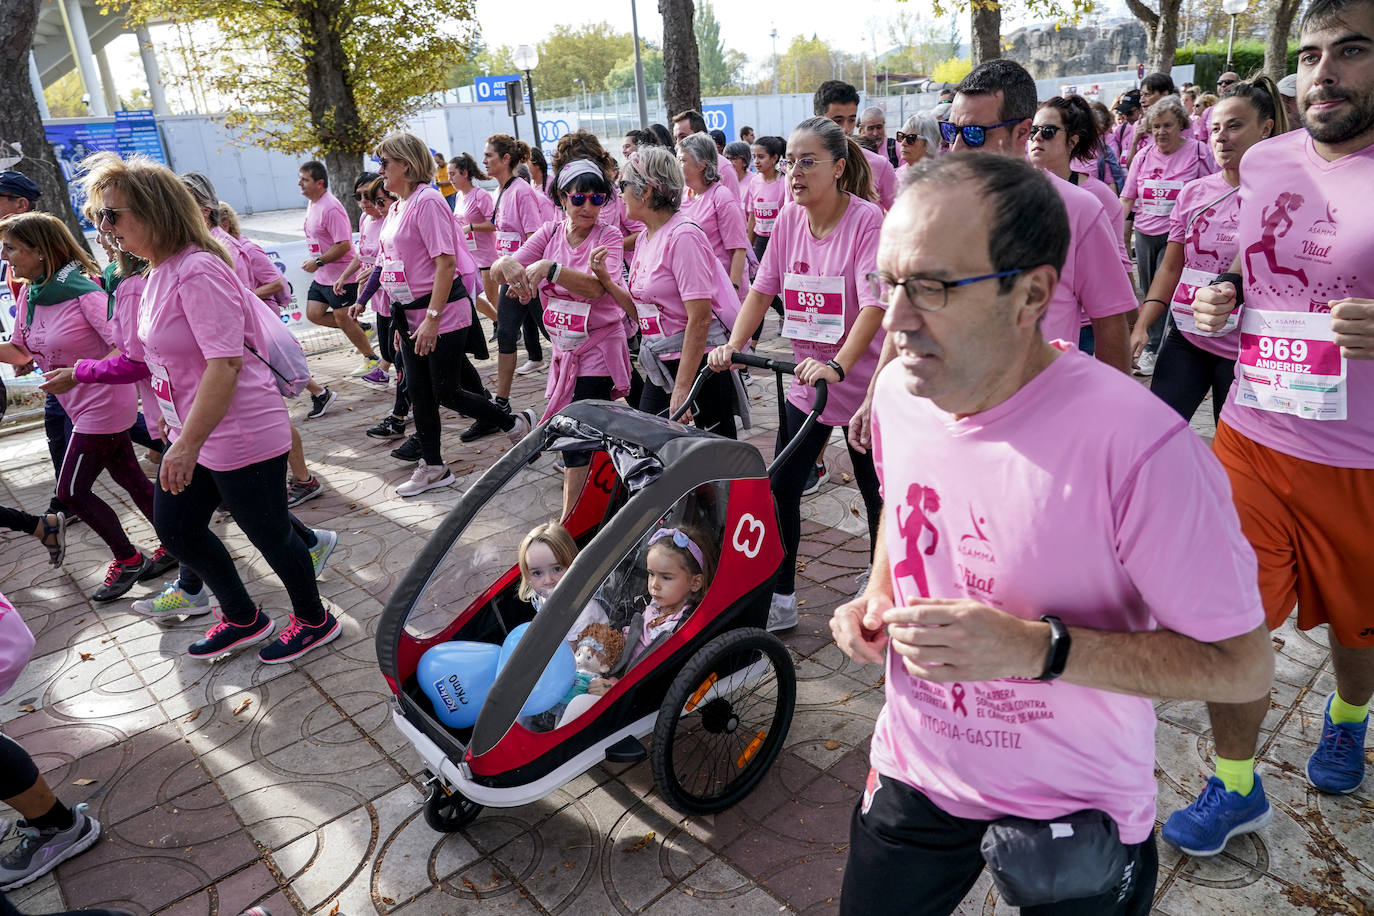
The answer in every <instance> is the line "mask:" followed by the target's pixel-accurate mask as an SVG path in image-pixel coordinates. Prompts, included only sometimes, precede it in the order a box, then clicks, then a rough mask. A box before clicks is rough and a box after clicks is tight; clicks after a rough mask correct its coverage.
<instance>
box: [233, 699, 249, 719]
mask: <svg viewBox="0 0 1374 916" xmlns="http://www.w3.org/2000/svg"><path fill="white" fill-rule="evenodd" d="M252 702H253V698H252V697H244V698H243V702H242V703H240V704H239V705H238V706H235V707H234V715H236V716H237V715H238V714H239V713H241V712H243V711H244V710H245V709H247V708H248V707H249V705H251V704H252Z"/></svg>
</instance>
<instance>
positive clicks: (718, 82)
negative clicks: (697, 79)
mask: <svg viewBox="0 0 1374 916" xmlns="http://www.w3.org/2000/svg"><path fill="white" fill-rule="evenodd" d="M692 31H693V32H695V33H696V36H697V52H698V54H699V55H700V60H701V91H702V92H703V93H706V94H708V95H728V94H732V93H736V92H739V88H740V87H739V86H738V85H737V83H736V81H737V79H738V78H739V74H740V71H741V70H743V69H744V66H745V64H747V63H748V61H749V59H748V58H747V57H745V56H744V55H743V54H741V53H740V52H738V51H733V50H729V49H727V48H726V47H725V42H724V41H723V40H722V39H721V37H720V20H718V19H716V11H715V7H713V6H712V5H711V0H701V2H700V3H699V4H698V5H697V8H696V17H695V18H694V19H693V20H692Z"/></svg>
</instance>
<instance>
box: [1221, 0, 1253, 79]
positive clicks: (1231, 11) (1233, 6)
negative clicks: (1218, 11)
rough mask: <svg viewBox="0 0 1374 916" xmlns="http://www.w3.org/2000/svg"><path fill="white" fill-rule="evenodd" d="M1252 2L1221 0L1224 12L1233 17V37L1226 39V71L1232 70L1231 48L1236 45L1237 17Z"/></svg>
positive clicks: (1247, 0) (1248, 0) (1246, 0)
mask: <svg viewBox="0 0 1374 916" xmlns="http://www.w3.org/2000/svg"><path fill="white" fill-rule="evenodd" d="M1249 5H1250V0H1221V8H1222V11H1223V12H1225V13H1227V14H1228V15H1230V17H1231V35H1230V37H1228V38H1227V39H1226V69H1227V70H1230V69H1231V46H1232V45H1234V44H1235V43H1236V17H1237V16H1239V15H1240V14H1241V13H1243V12H1245V8H1246V7H1247V6H1249Z"/></svg>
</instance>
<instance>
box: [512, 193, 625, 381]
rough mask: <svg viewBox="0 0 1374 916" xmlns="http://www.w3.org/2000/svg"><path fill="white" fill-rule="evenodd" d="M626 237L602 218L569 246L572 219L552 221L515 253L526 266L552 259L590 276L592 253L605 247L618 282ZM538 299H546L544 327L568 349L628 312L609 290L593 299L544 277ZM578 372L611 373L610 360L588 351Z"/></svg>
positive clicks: (620, 343) (561, 347) (610, 271)
mask: <svg viewBox="0 0 1374 916" xmlns="http://www.w3.org/2000/svg"><path fill="white" fill-rule="evenodd" d="M621 240H622V237H621V235H620V230H619V229H616V228H615V227H614V226H608V225H606V224H605V223H601V222H598V223H597V224H596V225H594V226H593V227H592V229H591V231H590V232H589V233H587V237H586V238H584V239H583V240H582V243H581V244H579V245H578V246H577V247H576V248H573V247H572V246H571V245H569V244H568V232H567V220H566V219H561V220H551V221H550V222H547V223H545V224H544V225H542V226H540V227H539V229H537V230H536V231H535V233H534V235H532V236H530V237H529V239H528V240H527V241H526V242H525V244H524V245H522V246H521V248H520V250H519V251H517V252H516V253H515V254H514V255H512V257H513V258H515V260H516V261H518V262H519V263H520V264H522V265H524V266H525V267H529V266H530V265H531V264H533V263H534V262H535V261H538V260H540V259H543V258H547V259H548V260H550V261H553V262H555V263H557V264H559V265H561V266H562V267H564V268H569V269H572V270H575V271H578V272H579V273H584V274H590V273H591V272H592V269H591V257H592V251H593V250H594V249H596V248H598V247H600V246H602V245H605V246H606V272H607V273H608V274H609V275H610V276H611V277H613V278H615V279H617V280H618V279H619V278H620V268H621V264H622V263H623V261H624V257H625V249H624V248H623V247H621ZM539 297H540V299H541V300H542V301H543V303H544V326H545V328H547V329H548V332H549V340H550V342H551V343H552V344H553V346H554V348H555V349H559V350H567V349H569V348H568V347H567V346H566V345H567V344H569V343H572V344H573V345H574V346H573V347H572V348H573V349H576V347H577V346H578V345H579V344H578V342H577V341H578V338H579V337H585V335H586V334H588V333H590V332H592V331H595V330H597V329H598V328H603V327H605V326H606V325H608V324H614V325H616V326H617V327H618V326H619V325H620V324H621V322H622V320H623V319H624V318H625V310H624V309H622V308H621V307H620V305H619V304H618V303H617V302H616V301H615V297H613V296H612V295H611V294H610V293H602V294H601V295H600V296H598V297H597V298H595V299H592V300H588V299H586V298H584V297H582V296H578V295H576V294H574V293H572V292H569V291H568V290H567V289H565V288H564V287H562V286H559V285H557V284H554V283H549V282H548V281H541V282H540V284H539ZM532 304H536V303H532ZM583 307H585V311H586V313H585V314H583ZM617 338H618V339H617V341H616V343H617V345H618V346H622V347H623V346H625V339H624V338H623V337H619V336H618V335H617ZM578 371H579V372H580V374H582V375H584V376H593V375H610V374H611V373H610V369H609V367H607V365H606V361H605V359H604V358H602V357H601V356H600V355H599V354H597V353H596V352H594V351H592V352H588V354H587V357H586V358H584V359H583V360H582V361H581V362H580V363H579V365H578Z"/></svg>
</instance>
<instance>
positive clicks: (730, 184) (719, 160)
mask: <svg viewBox="0 0 1374 916" xmlns="http://www.w3.org/2000/svg"><path fill="white" fill-rule="evenodd" d="M716 171H717V172H719V173H720V183H721V184H723V185H725V190H727V191H729V192H730V194H731V196H732V197H734V198H735V199H736V200H739V176H738V175H736V174H735V167H734V166H733V165H731V164H730V160H729V159H726V158H725V157H724V156H722V155H720V154H719V153H717V154H716Z"/></svg>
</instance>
